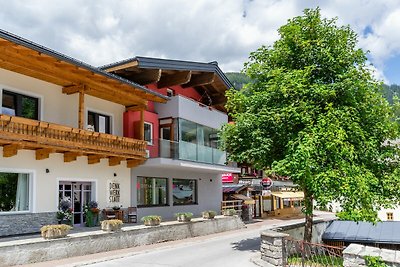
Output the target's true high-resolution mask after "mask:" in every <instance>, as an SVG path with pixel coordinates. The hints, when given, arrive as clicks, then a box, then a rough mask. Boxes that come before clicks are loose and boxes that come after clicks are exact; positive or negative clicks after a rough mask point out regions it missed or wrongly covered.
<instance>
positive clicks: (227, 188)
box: [222, 184, 248, 194]
mask: <svg viewBox="0 0 400 267" xmlns="http://www.w3.org/2000/svg"><path fill="white" fill-rule="evenodd" d="M247 187H248V186H247V185H245V184H223V185H222V193H228V194H233V193H239V192H240V191H242V190H243V189H245V188H247Z"/></svg>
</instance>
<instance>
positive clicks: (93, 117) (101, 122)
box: [87, 111, 111, 134]
mask: <svg viewBox="0 0 400 267" xmlns="http://www.w3.org/2000/svg"><path fill="white" fill-rule="evenodd" d="M87 125H88V126H87V128H88V129H91V130H94V131H96V132H99V133H107V134H110V133H111V119H110V116H107V115H103V114H99V113H96V112H92V111H89V112H88V123H87Z"/></svg>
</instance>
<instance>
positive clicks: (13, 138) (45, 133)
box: [0, 114, 146, 168]
mask: <svg viewBox="0 0 400 267" xmlns="http://www.w3.org/2000/svg"><path fill="white" fill-rule="evenodd" d="M0 145H2V146H3V156H4V157H11V156H15V155H16V154H17V152H18V150H19V149H30V150H35V151H36V159H37V160H42V159H46V158H48V157H49V154H51V153H63V154H64V162H70V161H74V160H76V158H77V157H79V156H87V158H88V164H94V163H99V162H100V159H102V158H108V161H109V165H110V166H115V165H119V164H120V163H121V161H123V160H126V162H127V167H129V168H131V167H135V166H137V165H140V164H142V163H143V162H144V161H145V160H146V142H145V141H142V140H136V139H132V138H126V137H120V136H115V135H111V134H103V133H98V132H92V131H88V130H83V129H77V128H72V127H67V126H63V125H58V124H54V123H48V122H43V121H36V120H30V119H25V118H21V117H14V116H8V115H3V114H0Z"/></svg>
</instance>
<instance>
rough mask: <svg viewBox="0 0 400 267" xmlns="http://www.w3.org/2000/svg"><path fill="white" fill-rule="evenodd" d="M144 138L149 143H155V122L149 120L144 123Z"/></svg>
mask: <svg viewBox="0 0 400 267" xmlns="http://www.w3.org/2000/svg"><path fill="white" fill-rule="evenodd" d="M144 140H145V141H147V144H149V145H152V144H153V124H152V123H149V122H145V123H144Z"/></svg>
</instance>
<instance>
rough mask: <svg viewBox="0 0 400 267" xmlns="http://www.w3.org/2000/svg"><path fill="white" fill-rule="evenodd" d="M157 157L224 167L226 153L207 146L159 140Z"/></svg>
mask: <svg viewBox="0 0 400 267" xmlns="http://www.w3.org/2000/svg"><path fill="white" fill-rule="evenodd" d="M159 156H160V157H161V158H172V159H180V160H189V161H195V162H201V163H209V164H217V165H225V162H226V153H225V151H222V150H219V149H218V148H213V147H209V146H203V145H199V144H194V143H190V142H185V141H180V142H176V141H170V140H164V139H160V140H159Z"/></svg>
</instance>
